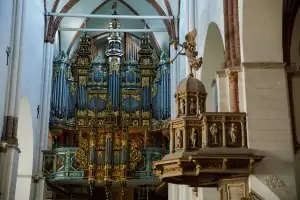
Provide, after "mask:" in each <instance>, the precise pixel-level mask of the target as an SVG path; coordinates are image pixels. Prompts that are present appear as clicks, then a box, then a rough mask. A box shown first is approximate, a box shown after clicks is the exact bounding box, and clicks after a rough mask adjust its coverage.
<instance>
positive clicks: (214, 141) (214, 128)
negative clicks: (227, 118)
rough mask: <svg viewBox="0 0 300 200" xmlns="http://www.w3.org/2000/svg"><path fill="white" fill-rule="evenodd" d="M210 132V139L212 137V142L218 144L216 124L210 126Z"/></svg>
mask: <svg viewBox="0 0 300 200" xmlns="http://www.w3.org/2000/svg"><path fill="white" fill-rule="evenodd" d="M209 130H210V133H211V135H212V139H213V142H212V143H213V144H218V132H219V130H218V126H217V124H213V125H212V126H211V127H210V129H209Z"/></svg>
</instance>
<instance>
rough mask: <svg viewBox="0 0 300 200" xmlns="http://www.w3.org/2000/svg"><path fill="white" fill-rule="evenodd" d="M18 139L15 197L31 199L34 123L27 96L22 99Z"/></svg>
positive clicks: (24, 199)
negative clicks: (18, 153) (18, 152)
mask: <svg viewBox="0 0 300 200" xmlns="http://www.w3.org/2000/svg"><path fill="white" fill-rule="evenodd" d="M18 140H19V148H20V150H21V153H20V155H19V163H18V172H17V184H16V193H15V199H16V200H17V199H23V200H26V199H30V191H31V180H32V169H33V142H34V141H33V125H32V113H31V108H30V103H29V100H28V98H27V97H22V98H21V101H20V112H19V123H18Z"/></svg>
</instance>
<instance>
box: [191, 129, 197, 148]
mask: <svg viewBox="0 0 300 200" xmlns="http://www.w3.org/2000/svg"><path fill="white" fill-rule="evenodd" d="M191 142H192V147H193V148H195V147H197V131H196V129H195V128H192V133H191Z"/></svg>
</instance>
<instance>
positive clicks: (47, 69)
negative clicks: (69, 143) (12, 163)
mask: <svg viewBox="0 0 300 200" xmlns="http://www.w3.org/2000/svg"><path fill="white" fill-rule="evenodd" d="M53 42H54V39H51V38H47V39H46V40H45V45H44V60H43V65H44V66H43V78H42V79H43V80H42V83H44V85H43V86H42V87H41V90H42V92H41V94H42V97H41V99H42V102H41V126H40V127H41V129H40V135H39V157H38V163H37V164H38V165H37V167H36V169H35V172H34V176H35V178H36V180H35V182H34V183H35V184H34V196H35V198H36V199H43V196H44V188H45V181H44V179H43V172H42V170H43V153H42V150H46V149H47V142H48V133H49V118H50V99H51V86H52V84H51V82H52V74H53V57H54V55H53V52H54V51H53V50H54V45H53Z"/></svg>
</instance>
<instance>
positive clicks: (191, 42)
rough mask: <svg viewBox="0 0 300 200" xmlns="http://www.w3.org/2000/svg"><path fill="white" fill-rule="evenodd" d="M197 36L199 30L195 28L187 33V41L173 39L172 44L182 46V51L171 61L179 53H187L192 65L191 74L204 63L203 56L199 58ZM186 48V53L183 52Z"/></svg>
mask: <svg viewBox="0 0 300 200" xmlns="http://www.w3.org/2000/svg"><path fill="white" fill-rule="evenodd" d="M196 36H197V30H196V29H193V30H192V31H190V32H188V33H187V34H186V35H185V42H184V43H183V44H179V43H178V41H172V42H171V43H170V44H174V46H175V49H177V46H181V47H182V49H181V50H180V52H179V53H178V54H177V55H176V56H175V57H174V58H173V59H172V60H171V61H170V62H171V63H173V62H174V60H175V59H176V58H177V57H178V55H186V56H187V58H188V61H189V65H190V74H191V75H193V74H192V69H195V70H198V69H200V67H201V65H202V57H199V58H197V56H198V51H196V41H195V40H196ZM183 50H184V53H181V52H182V51H183Z"/></svg>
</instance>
